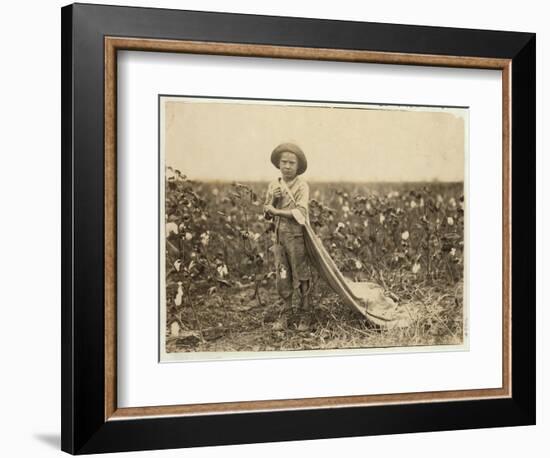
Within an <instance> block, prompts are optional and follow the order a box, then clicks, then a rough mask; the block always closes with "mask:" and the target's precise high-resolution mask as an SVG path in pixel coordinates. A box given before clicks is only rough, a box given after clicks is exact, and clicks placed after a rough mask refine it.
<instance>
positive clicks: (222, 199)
mask: <svg viewBox="0 0 550 458" xmlns="http://www.w3.org/2000/svg"><path fill="white" fill-rule="evenodd" d="M158 107H159V244H160V245H159V253H160V256H159V312H160V313H159V317H160V318H159V350H160V351H159V353H160V360H161V361H186V360H209V359H224V358H225V359H240V358H272V357H288V356H293V357H294V356H315V355H320V356H321V355H327V354H331V355H337V354H344V355H346V354H356V353H358V352H359V353H365V352H406V351H464V350H467V349H468V303H467V299H466V298H467V287H468V285H467V284H466V283H465V281H466V279H467V272H468V266H467V259H468V247H467V234H465V226H467V224H466V223H467V206H466V204H467V201H468V199H467V182H468V181H467V163H468V108H467V107H443V106H410V105H407V106H405V105H390V104H381V103H379V102H377V103H365V102H361V103H359V102H353V103H352V102H336V101H305V100H267V99H238V98H221V97H198V96H184V95H160V96H159V103H158Z"/></svg>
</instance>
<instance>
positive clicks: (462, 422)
mask: <svg viewBox="0 0 550 458" xmlns="http://www.w3.org/2000/svg"><path fill="white" fill-rule="evenodd" d="M61 14H62V34H61V48H62V49H61V51H62V69H61V70H62V72H61V73H62V101H61V102H62V132H61V135H62V164H61V167H62V323H61V325H62V335H61V339H62V386H61V394H62V396H61V397H62V406H61V413H62V436H61V442H62V449H63V450H64V451H66V452H69V453H72V454H85V453H102V452H117V451H130V450H149V449H166V448H178V447H193V446H204V445H222V444H240V443H255V442H272V441H288V440H305V439H317V438H335V437H349V436H360V435H378V434H395V433H405V432H425V431H441V430H453V429H470V428H485V427H503V426H516V425H532V424H535V412H536V409H535V378H536V377H535V360H536V349H535V341H536V332H535V286H536V285H535V249H536V247H535V202H536V199H535V186H536V181H535V107H536V93H535V63H536V62H535V43H536V37H535V34H532V33H520V32H504V31H487V30H470V29H452V28H443V27H425V26H410V25H394V24H379V23H361V22H351V21H330V20H320V19H305V18H288V17H269V16H256V15H242V14H228V13H208V12H197V11H179V10H167V9H149V8H133V7H113V6H103V5H89V4H73V5H69V6H66V7H64V8H62V10H61ZM106 36H112V37H136V38H151V39H168V40H191V41H199V42H218V43H244V44H254V45H277V46H288V47H306V48H318V49H344V50H367V51H373V52H386V53H404V54H415V55H434V56H467V57H481V58H494V59H509V60H510V61H511V78H510V81H511V83H510V84H511V121H512V122H511V169H512V174H511V183H512V184H511V203H510V205H511V208H512V222H511V225H512V228H513V230H512V231H511V263H512V265H511V272H512V273H511V278H512V286H513V287H512V289H511V290H512V296H511V307H512V312H511V317H512V318H511V335H512V347H511V349H512V350H511V354H510V358H511V374H512V377H511V378H512V380H511V387H512V395H511V396H510V397H509V398H502V399H483V400H461V401H444V402H428V403H425V402H424V403H422V402H418V403H403V404H387V405H371V406H359V407H341V408H336V409H335V408H316V409H303V410H286V411H285V410H283V411H280V410H277V411H268V412H253V413H227V414H207V415H193V416H171V417H151V418H140V419H120V418H119V419H116V420H110V419H108V418H107V419H106V415H105V392H106V388H105V371H106V367H105V345H106V344H105V310H104V303H105V290H104V285H105V270H104V264H105V263H104V261H105V259H104V249H105V240H104V233H105V211H104V198H105V188H104V185H105V176H104V172H105V161H104V139H105V132H104V113H105V111H104V109H105V106H104V71H105V45H104V38H105V37H106ZM297 425H299V427H297ZM213 432H215V433H213Z"/></svg>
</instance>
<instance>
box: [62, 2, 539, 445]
mask: <svg viewBox="0 0 550 458" xmlns="http://www.w3.org/2000/svg"><path fill="white" fill-rule="evenodd" d="M534 120H535V35H534V34H530V33H520V32H503V31H487V30H469V29H452V28H439V27H424V26H409V25H407V26H405V25H394V24H378V23H360V22H346V21H328V20H318V19H305V18H288V17H269V16H254V15H239V14H227V13H207V12H196V11H178V10H161V9H147V8H129V7H112V6H102V5H80V4H77V5H70V6H67V7H64V8H63V9H62V129H63V131H62V140H63V141H62V147H63V151H62V179H63V183H62V186H63V190H62V191H63V192H62V237H63V241H62V242H63V243H62V266H63V267H62V268H63V272H62V281H63V283H62V291H63V294H62V298H63V301H62V449H63V450H65V451H67V452H69V453H72V454H82V453H100V452H115V451H130V450H146V449H161V448H176V447H192V446H201V445H222V444H238V443H252V442H267V441H284V440H299V439H314V438H329V437H345V436H357V435H374V434H393V433H403V432H419V431H439V430H450V429H465V428H483V427H496V426H513V425H530V424H534V423H535V123H534ZM213 431H215V433H213Z"/></svg>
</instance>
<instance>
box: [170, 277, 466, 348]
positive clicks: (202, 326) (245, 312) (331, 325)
mask: <svg viewBox="0 0 550 458" xmlns="http://www.w3.org/2000/svg"><path fill="white" fill-rule="evenodd" d="M423 290H424V291H425V294H424V296H423V297H419V298H416V299H423V300H424V301H426V304H422V303H419V302H418V300H417V301H416V304H415V305H416V309H417V310H420V314H419V315H418V316H417V317H416V319H415V320H414V321H413V324H412V325H411V326H409V327H408V328H405V329H393V330H381V329H377V328H375V327H373V326H372V325H370V324H369V323H368V322H367V321H366V320H365V318H364V317H363V316H361V315H360V314H359V313H358V312H356V311H354V310H352V309H350V308H349V307H347V306H346V305H344V304H343V303H342V302H341V300H340V299H339V297H338V296H337V295H336V294H335V293H333V292H332V291H331V290H330V289H329V288H328V287H327V286H326V285H324V284H323V283H322V282H316V284H315V285H314V288H313V292H312V296H311V303H312V306H313V314H312V315H313V319H312V323H311V326H310V329H309V330H307V331H299V330H298V324H299V322H300V318H301V317H302V313H303V312H302V311H301V310H300V309H299V307H298V303H297V302H298V299H297V298H295V299H294V307H293V309H292V311H291V312H290V313H288V314H287V317H288V326H287V328H286V329H283V330H275V329H274V323H275V322H276V321H277V319H278V318H279V317H280V316H281V313H282V312H283V304H282V302H281V301H280V300H279V297H278V295H277V293H276V290H275V287H274V286H273V287H271V285H269V287H265V288H260V299H261V300H260V301H259V300H258V298H257V297H255V296H254V286H253V285H251V286H249V287H244V288H233V287H224V288H223V289H219V290H218V291H217V292H216V293H215V294H203V295H195V296H194V298H195V301H194V305H193V307H191V306H182V307H181V308H180V309H179V310H178V311H177V312H176V313H175V316H177V319H176V320H177V323H178V324H177V325H176V326H177V328H178V329H179V332H178V333H177V335H175V336H173V337H172V335H171V328H170V326H171V325H172V323H169V325H168V326H167V329H166V332H167V340H166V342H167V348H166V349H167V352H168V353H172V352H236V351H254V352H258V351H289V350H315V349H323V350H326V349H345V348H382V347H395V346H401V347H403V346H425V345H453V344H460V343H462V339H463V338H462V326H461V322H462V314H461V313H460V314H459V315H460V317H459V318H456V316H457V314H456V313H453V315H454V316H455V322H446V321H445V315H451V314H449V313H447V314H444V313H443V312H444V311H445V310H446V311H449V310H450V309H453V310H454V311H455V312H456V309H457V308H458V307H460V308H461V307H462V305H461V301H462V298H461V297H460V302H458V301H457V299H456V296H453V295H449V294H441V293H440V292H438V291H437V290H434V289H433V288H432V290H430V289H429V288H424V289H423ZM428 302H429V303H428ZM403 306H405V305H403ZM457 320H460V322H459V323H457V322H456V321H457Z"/></svg>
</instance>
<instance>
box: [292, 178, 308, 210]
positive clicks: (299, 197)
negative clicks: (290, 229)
mask: <svg viewBox="0 0 550 458" xmlns="http://www.w3.org/2000/svg"><path fill="white" fill-rule="evenodd" d="M294 198H295V199H296V208H297V209H298V210H300V212H301V213H302V215H304V218H305V219H306V220H307V219H308V214H309V185H308V184H307V183H306V182H305V181H303V182H302V183H301V185H300V186H299V187H298V189H297V190H296V195H295V196H294Z"/></svg>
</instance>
